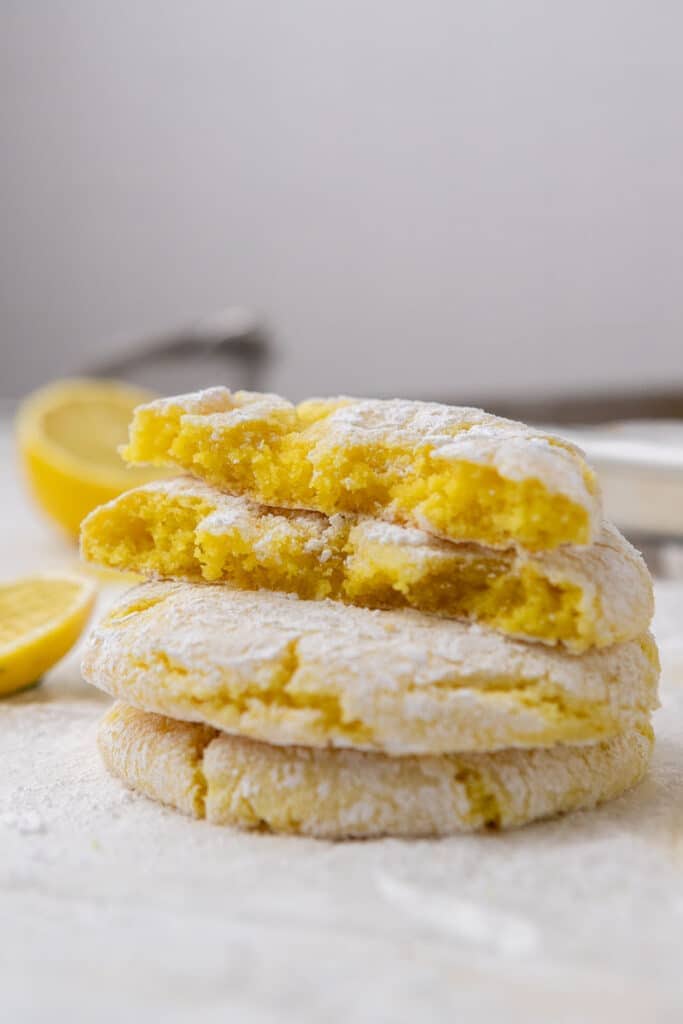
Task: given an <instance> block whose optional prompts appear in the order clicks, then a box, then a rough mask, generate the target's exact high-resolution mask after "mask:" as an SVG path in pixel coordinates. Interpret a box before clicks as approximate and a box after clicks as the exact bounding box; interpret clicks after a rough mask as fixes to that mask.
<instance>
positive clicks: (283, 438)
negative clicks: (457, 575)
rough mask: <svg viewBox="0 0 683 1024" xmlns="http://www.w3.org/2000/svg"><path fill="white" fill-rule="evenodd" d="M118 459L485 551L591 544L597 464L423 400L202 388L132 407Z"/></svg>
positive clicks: (523, 430) (566, 445) (540, 436)
mask: <svg viewBox="0 0 683 1024" xmlns="http://www.w3.org/2000/svg"><path fill="white" fill-rule="evenodd" d="M122 455H123V457H124V459H127V460H128V461H130V462H133V463H140V462H142V463H151V464H152V465H159V466H176V467H178V468H180V469H183V470H186V471H187V472H188V473H192V475H193V476H198V477H201V478H202V479H203V480H206V481H207V483H211V484H214V485H215V486H216V487H218V488H219V489H220V490H224V491H227V492H228V493H230V494H243V495H245V496H246V497H249V498H253V499H254V500H255V501H258V502H260V503H262V504H264V505H275V506H280V507H286V508H300V509H311V510H313V511H317V512H324V513H325V514H326V515H333V514H334V513H336V512H355V513H358V514H359V515H369V516H373V517H377V518H380V519H385V520H387V521H388V522H394V523H404V524H408V525H411V526H417V527H419V528H421V529H424V530H428V531H429V532H430V533H434V534H436V535H437V536H441V537H444V538H445V539H446V540H455V541H463V540H465V541H474V542H477V543H479V544H488V545H490V546H491V547H509V546H510V545H511V544H519V545H521V546H523V547H526V548H528V549H530V550H535V551H540V550H544V549H551V548H555V547H557V546H558V545H560V544H590V543H591V541H593V540H594V539H595V536H596V534H597V532H598V530H599V528H600V522H601V519H602V503H601V499H600V493H599V486H598V481H597V478H596V476H595V473H594V472H593V470H592V469H591V468H590V467H589V466H588V465H587V463H586V461H585V458H584V455H583V452H581V451H580V450H579V449H578V448H576V447H575V446H574V445H572V444H570V442H568V441H563V440H562V439H561V438H558V437H554V436H553V435H550V434H545V433H543V432H542V431H539V430H535V429H533V428H531V427H527V426H525V425H524V424H523V423H515V422H514V421H513V420H506V419H501V418H499V417H497V416H491V415H489V414H488V413H485V412H482V410H481V409H470V408H466V407H461V406H455V405H438V404H437V403H435V402H410V401H402V400H400V399H391V400H389V401H387V400H382V399H357V398H346V397H339V398H328V399H316V398H314V399H311V400H309V401H307V402H302V403H301V404H300V405H298V406H294V405H292V404H291V402H288V401H286V400H285V399H284V398H280V397H278V396H277V395H269V394H261V393H258V392H249V391H238V392H234V393H233V392H231V391H229V390H228V389H227V388H224V387H215V388H209V389H208V390H206V391H198V392H195V393H193V394H187V395H177V396H175V397H171V398H161V399H157V400H156V401H154V402H150V403H148V404H147V405H141V406H138V408H137V409H136V410H135V413H134V416H133V421H132V423H131V425H130V441H129V444H128V446H127V447H126V448H124V449H123V451H122Z"/></svg>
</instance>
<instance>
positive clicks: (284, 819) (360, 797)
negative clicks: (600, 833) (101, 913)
mask: <svg viewBox="0 0 683 1024" xmlns="http://www.w3.org/2000/svg"><path fill="white" fill-rule="evenodd" d="M98 739H99V747H100V751H101V753H102V756H103V759H104V762H105V764H106V766H107V768H108V769H109V770H110V771H111V772H112V774H114V775H116V776H118V777H119V778H120V779H122V780H123V781H124V782H125V783H126V784H127V785H129V786H131V787H132V788H133V789H135V790H138V791H139V792H140V793H144V794H145V795H147V796H149V797H152V798H153V799H156V800H159V801H161V802H163V803H166V804H170V805H171V806H173V807H175V808H177V809H178V810H180V811H184V812H185V813H186V814H189V815H193V816H194V817H197V818H204V817H205V818H207V819H208V820H209V821H210V822H213V823H214V824H217V825H236V826H239V827H242V828H247V829H253V828H264V827H265V828H268V829H271V830H273V831H276V832H294V833H300V834H305V835H311V836H317V837H320V838H328V839H343V838H347V837H366V838H369V837H372V836H382V835H395V836H436V835H447V834H449V833H455V832H471V831H474V830H476V829H480V828H483V827H485V826H491V825H494V826H497V827H501V828H510V827H514V826H518V825H523V824H525V823H527V822H530V821H534V820H535V819H538V818H545V817H549V816H551V815H555V814H559V813H561V812H564V811H571V810H577V809H578V808H588V807H593V806H595V805H596V804H598V803H601V802H602V801H604V800H609V799H613V798H615V797H617V796H619V795H621V794H622V793H623V792H625V791H626V790H628V789H630V788H631V787H632V786H634V785H635V784H636V783H637V782H639V781H640V779H641V778H642V776H643V775H644V773H645V771H646V769H647V765H648V761H649V758H650V753H651V749H652V731H651V729H650V727H649V725H647V724H644V725H643V726H642V727H639V728H636V729H632V730H630V731H629V732H626V733H623V734H620V735H617V736H614V737H612V738H611V739H609V740H604V741H602V742H601V743H597V744H593V745H591V746H586V747H566V746H556V747H553V748H552V749H551V750H503V751H499V752H498V753H494V754H451V755H442V756H440V757H433V756H432V757H429V756H427V757H403V758H391V757H386V756H384V755H382V754H368V753H362V752H360V751H356V750H311V749H306V748H303V747H291V748H283V747H273V746H269V745H268V744H265V743H258V742H255V741H253V740H247V739H243V738H241V737H235V736H228V735H226V734H225V733H220V732H218V731H216V730H215V729H211V728H209V727H207V726H202V725H192V724H188V723H186V722H176V721H174V720H172V719H169V718H164V717H162V716H160V715H154V714H149V713H146V712H143V711H139V710H137V709H135V708H131V707H129V706H128V705H126V704H122V703H117V704H115V705H114V706H113V708H111V709H110V711H108V712H107V714H106V715H105V717H104V719H103V721H102V723H101V725H100V729H99V737H98Z"/></svg>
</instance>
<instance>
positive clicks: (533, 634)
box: [82, 388, 658, 837]
mask: <svg viewBox="0 0 683 1024" xmlns="http://www.w3.org/2000/svg"><path fill="white" fill-rule="evenodd" d="M124 456H125V458H126V459H128V461H130V462H132V463H135V464H143V463H144V464H152V465H155V466H163V467H173V468H174V469H176V470H177V471H178V472H179V473H181V474H183V475H179V476H178V477H177V478H174V479H168V480H164V481H161V482H156V483H153V484H148V485H146V486H143V487H138V488H136V489H134V490H131V491H129V492H127V493H126V494H123V495H122V496H120V497H119V498H116V499H115V500H114V501H112V502H110V503H109V504H107V505H103V506H101V507H100V508H99V509H96V510H95V512H93V513H92V514H91V515H90V516H89V517H88V519H87V520H86V521H85V523H84V525H83V530H82V550H83V553H84V556H85V557H86V558H87V559H89V560H91V561H96V562H99V563H102V564H104V565H106V566H110V567H115V568H119V569H124V570H133V571H134V572H137V573H140V574H142V575H143V576H146V577H149V578H150V579H149V582H146V583H144V584H142V585H141V586H139V587H137V588H136V589H134V590H133V591H132V592H130V593H128V594H127V595H126V596H125V597H124V598H123V599H122V600H120V601H119V603H118V604H117V605H116V606H115V607H114V608H113V610H111V611H110V612H109V614H108V615H107V616H106V617H105V619H104V620H103V621H102V622H100V624H99V625H98V626H97V627H96V629H95V630H94V632H93V633H92V634H91V637H90V640H89V644H88V648H87V650H86V654H85V659H84V665H83V671H84V674H85V677H86V679H87V680H88V681H90V682H91V683H94V684H95V685H96V686H99V687H101V688H102V689H104V690H106V691H107V692H108V693H110V694H112V695H113V696H114V697H116V698H117V703H116V704H114V706H113V708H112V709H111V710H110V711H109V713H108V714H107V715H106V716H105V719H104V721H103V723H102V726H101V729H100V748H101V751H102V754H103V757H104V760H105V762H106V764H107V765H108V767H109V768H110V770H111V771H112V772H113V773H114V774H116V775H118V776H119V777H120V778H122V779H123V780H124V781H125V782H126V783H128V784H129V785H130V786H132V787H133V788H135V789H137V790H139V791H140V792H142V793H145V794H147V795H148V796H150V797H153V798H156V799H157V800H161V801H163V802H164V803H167V804H171V805H172V806H174V807H177V808H178V809H179V810H182V811H185V812H186V813H188V814H193V815H195V816H197V817H206V818H208V819H209V820H210V821H212V822H215V823H217V824H233V825H238V826H242V827H246V828H260V827H262V828H269V829H273V830H275V831H286V832H300V833H305V834H309V835H315V836H326V837H346V836H377V835H415V836H417V835H440V834H447V833H452V832H458V831H469V830H473V829H478V828H482V827H485V826H498V827H509V826H515V825H521V824H523V823H525V822H529V821H532V820H534V819H536V818H541V817H546V816H548V815H553V814H557V813H559V812H562V811H568V810H573V809H576V808H582V807H583V808H585V807H591V806H593V805H595V804H596V803H598V802H600V801H602V800H607V799H610V798H612V797H615V796H617V795H619V794H621V793H622V792H624V791H625V790H627V789H628V788H629V787H631V786H632V785H634V784H635V783H636V782H637V781H638V780H639V779H640V778H641V777H642V775H643V773H644V772H645V770H646V768H647V763H648V760H649V756H650V752H651V748H652V742H653V735H652V730H651V726H650V714H651V711H652V709H653V708H654V707H656V705H657V680H658V659H657V651H656V647H655V644H654V641H653V639H652V637H651V636H650V634H649V633H648V627H649V624H650V619H651V617H652V609H653V600H652V585H651V581H650V578H649V575H648V572H647V569H646V567H645V565H644V563H643V561H642V559H641V558H640V556H639V555H638V553H637V552H636V551H635V550H634V549H633V548H632V547H631V546H630V545H629V544H628V543H627V541H626V540H625V539H624V538H623V537H622V536H621V535H620V534H619V532H618V531H617V530H616V529H615V527H614V526H612V525H611V524H609V523H607V522H605V521H604V520H603V517H602V512H601V503H600V495H599V489H598V486H597V482H596V480H595V477H594V475H593V473H592V471H591V470H590V468H589V467H588V466H587V465H586V463H585V461H584V459H583V457H582V454H581V453H580V452H579V451H578V450H577V449H576V448H574V447H573V446H572V445H570V444H568V443H566V442H564V441H562V440H560V439H558V438H555V437H552V436H549V435H545V434H543V433H541V432H539V431H536V430H532V429H530V428H528V427H525V426H523V425H522V424H519V423H514V422H511V421H509V420H502V419H499V418H497V417H494V416H489V415H487V414H486V413H483V412H481V411H479V410H475V409H466V408H457V407H452V406H443V405H435V404H427V403H420V402H405V401H371V400H355V399H348V398H339V399H327V400H313V401H309V402H304V403H302V404H300V405H298V406H294V405H292V404H291V403H289V402H287V401H285V400H284V399H281V398H278V397H277V396H274V395H265V394H254V393H248V392H239V393H236V394H233V393H231V392H230V391H228V390H227V389H225V388H212V389H210V390H208V391H204V392H200V393H197V394H191V395H183V396H180V397H176V398H168V399H163V400H159V401H156V402H152V403H150V404H148V405H145V406H141V407H140V408H139V409H137V410H136V412H135V415H134V419H133V422H132V425H131V430H130V442H129V444H128V446H127V448H126V450H125V452H124Z"/></svg>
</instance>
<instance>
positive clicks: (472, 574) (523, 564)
mask: <svg viewBox="0 0 683 1024" xmlns="http://www.w3.org/2000/svg"><path fill="white" fill-rule="evenodd" d="M81 548H82V551H83V554H84V556H85V557H86V558H88V559H89V560H91V561H94V562H99V563H102V564H103V565H107V566H110V567H114V568H119V569H126V570H132V571H134V572H140V573H144V574H148V575H152V576H160V577H169V578H181V579H188V580H199V579H205V580H207V581H210V582H214V581H222V582H228V583H230V584H231V585H232V586H235V587H240V588H244V589H258V588H264V589H267V590H282V591H285V592H289V593H294V594H297V595H298V596H299V597H302V598H307V599H311V600H320V599H322V598H325V597H330V598H333V599H336V600H342V601H346V602H349V603H353V604H358V605H364V606H367V607H374V608H401V607H411V608H415V609H417V610H419V611H426V612H432V613H437V614H439V615H442V616H445V617H451V618H461V619H468V620H473V621H479V622H482V623H484V624H486V625H488V626H491V627H492V628H495V629H497V630H499V631H500V632H503V633H506V634H508V635H511V636H517V637H521V638H528V639H532V640H540V641H544V642H546V643H551V644H553V643H562V644H564V645H565V646H567V647H568V648H570V649H571V650H573V651H576V652H580V651H583V650H586V649H587V648H589V647H592V646H607V645H609V644H613V643H617V642H619V641H622V640H628V639H632V638H633V637H635V636H639V635H640V634H641V633H644V632H645V631H646V630H647V628H648V625H649V622H650V619H651V616H652V610H653V597H652V584H651V581H650V578H649V574H648V572H647V569H646V567H645V565H644V563H643V560H642V559H641V558H640V556H639V555H638V553H637V552H636V551H635V550H634V549H633V548H632V547H631V545H630V544H628V543H627V541H626V540H624V538H623V537H622V536H621V535H620V534H619V532H618V531H617V530H616V529H615V528H614V527H612V526H610V525H609V524H604V525H603V527H602V530H601V533H600V534H599V536H598V541H597V543H596V544H594V545H592V546H591V547H589V548H583V547H582V548H576V547H563V548H561V549H559V550H557V551H551V552H540V553H536V554H530V553H527V552H523V551H520V550H517V549H508V550H506V551H499V550H494V549H489V548H484V547H481V546H479V545H473V544H452V543H449V542H447V541H442V540H439V539H437V538H435V537H433V536H431V535H429V534H427V533H425V532H423V531H420V530H416V529H414V528H410V527H403V526H396V525H394V524H389V523H384V522H381V521H374V520H370V519H367V518H364V517H359V516H354V515H349V514H338V515H335V516H332V517H331V518H328V517H326V516H323V515H322V514H320V513H313V512H297V511H292V510H289V511H288V510H283V509H271V508H268V507H264V506H259V505H256V504H254V503H253V502H250V501H249V500H248V499H245V498H239V497H233V496H231V495H226V494H224V493H222V492H220V491H217V490H216V489H214V488H212V487H210V486H208V485H206V484H202V483H201V482H200V481H194V480H191V479H189V478H185V479H177V480H169V481H161V482H159V483H154V484H149V485H147V486H145V487H140V488H136V489H134V490H132V491H128V492H127V493H126V494H124V495H122V496H120V497H118V498H116V499H115V500H113V501H111V502H109V504H107V505H103V506H101V507H100V508H98V509H96V510H95V511H94V512H93V513H91V515H90V516H89V517H88V519H87V520H86V521H85V523H84V525H83V528H82V532H81Z"/></svg>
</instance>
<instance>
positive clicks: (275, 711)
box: [83, 583, 659, 754]
mask: <svg viewBox="0 0 683 1024" xmlns="http://www.w3.org/2000/svg"><path fill="white" fill-rule="evenodd" d="M658 672H659V666H658V661H657V655H656V649H655V647H654V643H653V641H652V640H651V638H648V637H643V638H641V639H640V640H637V641H635V640H634V641H630V642H627V643H623V644H618V645H614V646H613V647H608V648H604V649H602V650H596V651H589V652H587V653H586V654H584V655H582V656H581V657H575V656H572V655H570V654H567V653H565V652H562V651H560V650H557V649H553V648H546V647H543V646H541V645H538V644H525V643H522V642H520V641H515V640H510V639H508V638H506V637H504V636H501V635H499V634H496V633H494V632H491V631H489V630H485V629H483V628H481V627H477V626H472V625H465V624H462V623H459V622H447V621H444V620H442V619H439V618H436V617H432V616H427V615H421V614H419V613H417V612H412V611H398V612H382V611H370V610H367V609H363V608H354V607H352V606H347V605H342V604H340V603H338V602H334V601H302V600H298V599H296V598H293V597H290V596H288V595H283V594H276V593H272V592H269V591H258V592H251V591H233V590H230V589H229V588H227V587H225V586H222V585H218V586H209V585H206V584H197V585H193V584H178V583H147V584H144V585H143V586H141V587H138V588H136V589H135V590H133V591H131V592H130V593H129V594H128V595H127V596H126V597H124V598H123V599H122V600H121V601H120V602H119V603H118V605H117V606H115V608H114V609H113V611H111V612H110V613H109V615H108V616H106V617H105V619H104V620H103V621H102V622H100V624H99V625H98V626H97V627H96V628H95V629H94V631H93V632H92V633H91V635H90V638H89V642H88V645H87V648H86V651H85V656H84V661H83V673H84V675H85V678H86V679H87V680H88V681H89V682H91V683H93V684H94V685H96V686H99V687H100V688H101V689H104V690H106V691H107V692H108V693H110V694H112V695H113V696H115V697H120V698H122V699H124V700H126V701H127V702H128V703H130V704H133V705H135V706H137V707H140V708H141V709H143V710H147V711H155V712H158V713H160V714H165V715H169V716H171V717H175V718H179V719H184V720H187V721H199V722H204V723H206V724H208V725H212V726H214V727H216V728H219V729H224V730H225V731H226V732H231V733H237V734H241V735H244V736H249V737H252V738H254V739H259V740H264V741H266V742H270V743H275V744H282V745H290V744H301V745H304V746H342V747H344V746H345V747H355V748H358V749H367V750H380V751H387V752H389V753H392V754H409V753H420V754H424V753H448V752H452V751H458V750H497V749H501V748H503V747H510V746H523V747H530V746H550V745H552V744H553V743H557V742H570V743H582V742H595V741H596V740H598V739H601V738H603V737H607V736H610V735H614V734H615V733H617V732H621V731H623V729H625V728H630V727H632V726H634V725H637V724H639V723H642V722H643V721H645V720H647V718H648V716H649V713H650V711H651V709H652V708H653V707H655V706H656V704H657V678H658Z"/></svg>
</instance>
